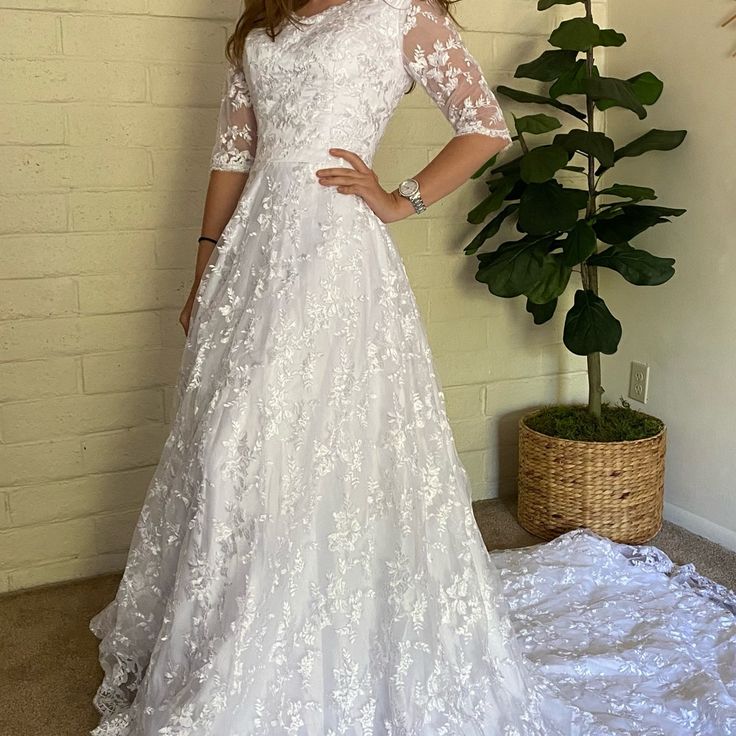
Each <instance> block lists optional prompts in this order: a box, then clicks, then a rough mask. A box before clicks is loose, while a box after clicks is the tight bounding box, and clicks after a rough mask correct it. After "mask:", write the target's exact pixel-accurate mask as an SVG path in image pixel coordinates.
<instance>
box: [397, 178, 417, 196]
mask: <svg viewBox="0 0 736 736" xmlns="http://www.w3.org/2000/svg"><path fill="white" fill-rule="evenodd" d="M418 191H419V182H418V181H417V180H416V179H406V181H402V182H401V184H399V194H400V195H401V196H402V197H411V195H412V194H416V193H417V192H418Z"/></svg>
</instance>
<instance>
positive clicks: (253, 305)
mask: <svg viewBox="0 0 736 736" xmlns="http://www.w3.org/2000/svg"><path fill="white" fill-rule="evenodd" d="M244 56H245V58H244V65H243V69H242V70H241V69H237V68H228V76H227V83H226V86H225V90H224V95H223V99H222V106H221V110H220V117H219V123H218V129H217V136H216V142H215V145H214V149H213V152H212V161H211V165H212V168H213V169H220V170H230V171H241V172H246V171H248V172H249V177H248V180H247V183H246V185H245V188H244V191H243V193H242V196H241V198H240V201H239V202H238V204H237V207H236V210H235V212H234V214H233V216H232V218H231V220H230V221H229V223H228V224H227V226H226V228H225V230H224V232H223V234H222V237H221V238H220V240H219V242H218V247H217V248H216V250H215V252H214V253H213V257H212V259H211V262H210V264H208V269H207V271H206V273H205V275H204V277H203V279H202V282H201V285H200V287H199V291H198V295H197V303H196V305H195V310H194V313H193V315H192V320H191V325H190V330H189V335H188V337H187V340H186V344H185V348H184V354H183V359H182V364H181V369H180V374H179V378H178V385H177V411H176V415H175V418H174V419H173V422H172V427H171V432H170V435H169V437H168V439H167V441H166V443H165V446H164V448H163V452H162V455H161V459H160V462H159V464H158V466H157V468H156V470H155V474H154V476H153V479H152V481H151V484H150V487H149V489H148V493H147V496H146V499H145V502H144V505H143V508H142V510H141V514H140V518H139V521H138V523H137V525H136V528H135V532H134V536H133V540H132V544H131V548H130V553H129V556H128V560H127V565H126V568H125V572H124V575H123V579H122V581H121V583H120V587H119V589H118V592H117V595H116V597H115V600H114V601H112V602H111V603H110V604H109V605H108V606H107V607H105V608H104V609H103V610H102V611H101V612H100V613H98V614H97V615H96V616H95V617H94V618H93V619H92V621H91V622H90V627H91V628H92V631H94V633H95V634H96V635H97V636H98V637H99V638H100V640H101V641H100V662H101V665H102V668H103V670H104V679H103V682H102V684H101V685H100V687H99V690H98V691H97V694H96V696H95V699H94V702H95V705H96V707H97V708H98V710H99V711H100V713H101V714H102V718H101V722H100V725H99V726H98V727H97V728H96V729H95V730H94V731H93V732H92V733H93V734H94V736H543V735H545V736H549V735H551V734H554V735H555V736H558V735H559V736H576V734H579V733H586V734H596V735H598V734H608V733H614V732H615V730H608V725H597V721H596V719H595V718H593V717H592V716H591V715H590V713H584V712H583V711H581V710H579V709H578V708H577V707H575V706H574V705H573V704H572V701H573V700H575V699H576V698H577V697H578V696H579V695H580V693H581V686H580V685H579V681H580V677H578V679H575V677H573V676H572V674H573V673H572V671H570V670H568V671H567V674H566V675H565V676H562V675H560V679H561V681H562V683H563V685H565V686H566V687H567V690H566V691H565V692H564V693H563V695H564V697H561V696H560V693H561V692H562V691H555V690H554V688H553V687H552V685H551V678H541V677H539V670H538V669H537V668H534V667H531V666H530V664H529V662H528V660H527V658H526V656H525V655H524V653H523V648H522V645H521V642H520V641H519V639H518V638H517V636H516V634H515V631H514V629H513V624H512V620H511V617H510V614H509V608H508V605H507V604H508V600H507V599H506V598H505V596H504V584H503V582H502V580H501V577H500V575H499V572H498V571H497V568H496V567H495V565H494V563H493V561H492V558H491V556H490V555H489V554H488V552H487V550H486V547H485V545H484V542H483V539H482V537H481V535H480V531H479V529H478V527H477V525H476V522H475V519H474V516H473V512H472V508H471V496H470V484H469V479H468V476H467V474H466V471H465V469H464V468H463V466H462V464H461V462H460V460H459V458H458V455H457V452H456V449H455V445H454V442H453V436H452V432H451V428H450V425H449V423H448V420H447V415H446V412H445V403H444V396H443V394H442V392H441V390H440V388H439V383H438V379H437V376H436V374H435V371H434V368H433V363H432V356H431V353H430V349H429V346H428V341H427V336H426V334H425V331H424V328H423V325H422V322H421V319H420V314H419V311H418V309H417V304H416V301H415V298H414V295H413V293H412V290H411V288H410V285H409V282H408V280H407V276H406V272H405V270H404V267H403V264H402V261H401V258H400V256H399V254H398V251H397V249H396V246H395V244H394V242H393V241H392V239H391V237H390V235H389V232H388V229H387V227H386V225H384V224H383V223H382V222H381V221H380V220H379V219H378V217H377V216H376V215H374V213H373V212H372V211H371V210H370V208H369V207H368V206H367V205H366V204H365V202H363V200H362V199H360V198H359V197H358V196H355V195H346V194H342V193H340V192H337V191H336V189H335V188H334V187H325V186H322V185H320V184H319V182H318V180H317V177H316V176H315V171H316V170H317V169H319V168H323V167H325V166H349V164H348V163H347V162H346V161H344V160H343V159H340V158H337V157H333V156H331V155H330V154H329V153H328V149H329V148H331V147H337V148H344V149H348V150H351V151H354V152H355V153H357V154H358V155H359V156H361V157H362V158H363V160H364V161H365V162H366V163H367V164H368V165H369V166H370V165H371V162H372V159H373V155H374V152H375V150H376V147H377V145H378V143H379V140H380V139H381V136H382V134H383V132H384V129H385V128H386V124H387V123H388V121H389V119H390V118H391V115H392V113H393V112H394V110H395V108H396V106H397V104H398V103H399V101H400V100H401V99H402V96H403V94H404V93H405V91H406V90H407V87H408V85H409V84H410V82H411V80H412V79H414V80H416V81H417V82H418V83H419V85H420V86H421V87H423V88H424V90H425V91H426V93H428V94H429V96H430V97H431V99H432V100H433V101H434V102H435V103H436V105H437V106H438V107H439V108H440V109H441V110H442V112H443V113H444V114H445V116H446V118H447V119H448V121H449V122H450V123H451V125H452V128H453V130H454V133H455V135H465V134H469V133H479V134H482V135H487V136H491V137H494V138H499V139H501V140H502V141H503V142H504V143H505V145H509V144H510V138H509V133H508V130H507V128H506V125H505V122H504V118H503V116H502V114H501V111H500V109H499V107H498V104H497V102H496V100H495V98H494V96H493V94H492V93H491V91H490V89H489V87H488V85H487V83H486V81H485V80H484V78H483V75H482V73H481V71H480V69H479V67H478V65H477V63H476V62H475V60H474V59H473V57H472V56H471V55H470V54H469V53H468V51H467V49H466V48H465V46H464V45H463V43H462V41H461V38H460V36H459V35H458V32H457V28H456V27H455V25H454V24H453V23H452V22H451V21H450V20H449V19H447V18H446V17H445V16H443V15H442V14H441V13H439V12H438V11H436V10H434V9H433V8H432V6H431V5H429V4H427V3H426V2H422V0H345V1H344V2H342V4H340V5H336V6H333V7H330V8H329V9H327V10H325V11H322V12H320V13H318V14H317V15H315V16H312V17H310V18H307V19H305V20H303V21H302V25H301V26H292V25H290V24H287V25H285V26H284V28H283V30H282V31H281V33H280V34H278V35H277V36H276V39H275V41H274V40H271V39H270V38H269V37H268V35H267V34H266V33H265V31H263V30H262V29H257V30H254V31H252V32H251V33H250V34H249V35H248V38H247V42H246V49H245V55H244ZM407 138H409V134H407ZM407 144H408V145H410V144H411V140H409V139H407ZM411 173H413V172H407V175H410V174H411ZM458 257H460V256H458ZM571 554H574V552H573V553H571ZM541 557H542V559H543V556H541ZM590 558H591V555H590V549H589V548H585V549H584V550H583V551H582V552H581V553H580V557H579V560H580V561H581V562H582V561H583V560H585V561H587V560H589V559H590ZM509 559H511V558H509ZM514 559H516V558H514ZM530 559H532V558H530ZM553 559H555V558H554V557H553ZM601 559H608V558H607V557H605V556H602V557H601ZM518 569H519V571H520V573H523V572H525V571H526V572H529V571H528V569H527V568H526V566H525V564H524V563H523V560H522V561H521V562H520V563H519V565H518ZM555 569H557V570H562V569H563V565H560V566H559V567H557V568H555ZM580 569H584V565H582V564H581V565H580ZM585 569H588V568H585ZM611 569H612V570H613V569H614V568H613V567H611ZM568 573H569V574H568ZM572 574H573V571H572V570H569V571H567V572H565V573H564V577H565V580H566V583H568V585H567V586H566V587H565V588H564V589H565V591H566V596H567V597H566V598H565V600H566V601H567V602H569V611H571V612H574V611H575V610H582V608H578V609H576V607H575V605H576V604H575V602H574V594H575V590H576V586H574V585H572V586H571V585H569V583H570V581H571V580H572V579H573V578H572V577H571V575H572ZM595 575H596V573H595V571H594V572H593V573H591V576H590V579H591V580H594V579H595ZM616 577H620V572H619V571H618V568H616V569H615V573H612V580H613V581H615V579H616ZM531 578H532V582H531V584H530V585H531V586H532V587H533V586H534V576H533V575H532V576H531ZM523 579H524V578H523V577H521V576H519V577H517V578H508V580H509V582H508V583H507V584H508V585H509V586H511V588H510V589H512V590H515V589H514V587H513V586H514V582H513V581H514V580H522V581H523ZM583 589H585V590H593V591H594V590H595V589H596V588H595V586H594V585H592V584H591V585H588V586H587V587H585V588H583V587H581V588H580V590H583ZM545 590H550V588H549V576H547V577H544V576H541V577H539V590H538V591H537V593H534V592H532V593H530V592H529V590H527V591H526V592H524V590H521V589H518V590H516V594H517V596H518V601H519V602H520V603H523V601H525V600H526V601H541V600H542V599H541V598H540V597H539V596H542V592H543V591H545ZM571 591H572V592H571ZM545 610H549V607H548V608H547V609H545ZM564 613H565V612H564V611H560V612H559V619H560V621H563V622H567V623H565V626H566V627H567V628H565V629H561V630H560V637H561V639H560V641H561V642H569V641H570V637H569V634H568V633H567V632H569V631H571V630H574V629H575V624H574V621H573V622H572V623H570V622H568V620H567V619H566V618H565V616H564ZM517 615H526V616H527V619H523V618H522V619H521V621H522V623H523V622H524V621H525V620H528V615H529V614H528V611H527V613H526V614H524V612H523V606H522V611H521V613H518V611H517ZM714 615H715V614H714ZM555 618H556V617H555ZM555 618H553V619H552V620H553V621H554V620H555ZM573 619H574V616H573ZM593 620H595V619H593ZM704 620H705V619H704ZM708 620H715V619H708ZM719 620H720V619H719ZM720 625H721V626H726V625H727V622H723V623H722V624H720ZM520 628H521V629H522V630H524V631H528V630H529V626H528V625H526V626H521V627H520ZM548 628H549V630H550V631H554V625H550V626H549V627H548ZM541 630H542V631H544V628H542V629H541ZM591 638H592V639H594V638H595V637H593V636H592V635H591ZM609 638H610V637H609ZM532 644H533V642H532V643H530V642H529V641H528V640H525V642H524V646H526V647H527V649H531V648H532ZM545 651H546V650H545ZM601 656H602V655H601V654H600V652H599V653H598V654H597V659H595V658H594V659H595V661H599V660H600V657H601ZM573 659H574V658H573V657H571V662H572V664H571V669H572V670H575V672H576V673H577V675H579V676H582V674H583V673H584V672H585V671H586V670H585V669H584V668H583V669H580V668H579V667H578V668H577V669H575V667H576V666H575V663H574V661H573ZM555 662H557V663H558V662H559V660H555ZM624 667H625V668H627V670H628V671H630V670H631V666H630V665H629V664H625V665H621V669H622V672H624V673H625V671H626V670H625V669H624ZM683 667H685V668H686V669H687V667H690V665H687V666H686V665H683ZM690 669H692V668H690ZM722 671H725V670H722ZM553 673H555V675H556V674H559V673H558V671H557V670H554V668H553ZM563 674H564V673H563ZM617 682H618V683H619V692H622V691H621V689H620V688H621V687H622V685H621V683H625V682H627V680H626V675H625V674H624V675H623V678H622V679H618V680H617ZM582 687H583V689H584V687H585V685H584V684H583V686H582ZM565 693H566V694H565ZM622 697H623V696H622ZM724 698H725V696H724ZM632 700H633V694H632ZM637 702H638V701H637ZM723 702H725V700H724V701H723ZM729 702H730V701H729ZM613 707H614V709H615V710H616V712H617V713H618V714H619V719H618V721H617V722H621V718H620V715H621V714H622V713H623V712H624V711H625V710H626V705H625V704H624V703H619V704H618V705H615V704H614V706H613ZM729 708H730V706H729V705H723V706H721V707H719V708H717V709H716V711H717V714H718V715H719V718H720V719H721V720H719V721H718V723H724V722H725V720H724V719H725V718H727V717H730V716H728V713H731V711H730V710H729ZM591 709H593V710H595V708H594V707H591ZM589 710H590V709H589ZM647 710H649V712H650V714H651V713H652V710H651V708H648V707H647V704H646V703H645V704H644V706H643V707H642V712H646V711H647ZM658 712H660V713H661V711H658ZM632 717H633V716H632ZM673 718H675V719H677V718H679V719H680V720H682V708H681V707H679V708H678V713H677V714H675V715H674V716H673ZM614 721H615V719H614V720H612V719H611V718H608V720H606V721H605V723H606V724H609V725H610V723H612V722H614ZM631 722H638V721H636V719H635V718H634V720H632V721H631ZM601 723H602V722H601ZM714 728H716V727H714ZM621 733H633V732H629V731H622V732H621ZM637 733H641V734H644V733H647V734H655V733H656V734H659V733H660V732H659V731H655V730H646V731H644V730H642V731H640V732H637ZM661 733H665V731H662V732H661ZM667 733H670V732H669V731H668V732H667ZM672 733H674V732H672ZM677 733H680V732H679V731H678V732H677ZM683 733H686V732H683ZM703 733H705V731H703ZM709 733H710V732H709ZM713 733H714V734H719V735H720V733H723V732H722V731H718V730H714V731H713Z"/></svg>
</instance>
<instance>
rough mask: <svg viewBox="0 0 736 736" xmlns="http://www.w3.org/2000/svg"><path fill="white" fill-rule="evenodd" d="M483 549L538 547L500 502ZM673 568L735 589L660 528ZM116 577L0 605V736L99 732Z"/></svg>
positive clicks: (698, 547)
mask: <svg viewBox="0 0 736 736" xmlns="http://www.w3.org/2000/svg"><path fill="white" fill-rule="evenodd" d="M474 510H475V515H476V518H477V519H478V524H479V526H480V528H481V531H482V533H483V537H484V539H485V540H486V543H487V544H488V546H489V548H491V549H500V548H510V547H523V546H527V545H529V544H537V543H538V542H539V541H540V540H539V539H537V538H536V537H533V536H531V535H529V534H527V533H526V532H524V530H523V529H521V528H520V527H519V525H518V524H517V523H516V520H515V517H514V509H513V507H512V506H511V505H510V504H508V503H507V502H503V501H496V500H494V501H481V502H477V503H476V504H475V506H474ZM650 544H655V545H656V546H658V547H660V548H661V549H663V550H664V551H665V552H666V553H667V554H668V555H669V556H670V557H671V558H672V559H673V560H674V561H675V562H678V563H680V564H683V563H685V562H693V563H694V564H695V566H696V567H697V569H698V571H699V572H701V573H702V574H703V575H707V576H708V577H710V578H713V579H714V580H716V581H717V582H719V583H722V584H723V585H726V586H728V587H729V588H732V589H736V553H733V552H730V551H728V550H726V549H724V548H723V547H720V546H719V545H717V544H713V543H712V542H709V541H707V540H705V539H703V538H702V537H698V536H696V535H695V534H690V533H689V532H687V531H685V530H684V529H681V528H680V527H677V526H675V525H673V524H665V527H664V529H663V530H662V531H661V532H660V533H659V534H658V535H657V536H656V537H655V538H654V539H653V540H652V541H651V542H650ZM117 582H118V576H116V575H106V576H104V577H98V578H92V579H89V580H83V581H79V582H74V583H65V584H63V585H56V586H51V587H46V588H41V589H36V590H32V591H27V592H24V593H18V594H15V595H11V596H5V597H2V598H0V631H1V632H2V640H0V682H2V687H1V688H0V735H2V736H86V734H87V732H88V731H89V730H90V729H91V728H93V727H94V726H95V725H96V724H97V715H96V713H95V711H94V709H93V708H92V705H91V699H92V695H93V694H94V692H95V689H96V688H97V685H98V684H99V681H100V677H101V670H100V669H99V666H98V664H97V640H96V639H95V637H94V636H93V635H92V633H91V632H90V631H89V630H88V628H87V624H88V622H89V619H90V618H91V617H92V616H93V615H94V614H95V613H97V612H98V611H99V610H100V609H101V608H102V607H103V606H104V605H105V604H107V603H108V601H110V600H111V599H112V597H113V596H114V594H115V590H116V587H117Z"/></svg>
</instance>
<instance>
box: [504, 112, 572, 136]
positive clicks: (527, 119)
mask: <svg viewBox="0 0 736 736" xmlns="http://www.w3.org/2000/svg"><path fill="white" fill-rule="evenodd" d="M512 115H513V113H512ZM514 126H515V127H516V132H517V133H528V134H530V135H540V134H541V133H549V132H550V131H552V130H556V129H557V128H561V127H562V123H561V122H560V121H559V120H558V119H557V118H553V117H552V116H551V115H545V114H544V113H539V114H538V115H524V116H523V117H520V118H517V117H516V115H514Z"/></svg>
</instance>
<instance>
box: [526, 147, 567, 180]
mask: <svg viewBox="0 0 736 736" xmlns="http://www.w3.org/2000/svg"><path fill="white" fill-rule="evenodd" d="M569 160H570V154H569V153H568V152H567V151H566V150H565V149H564V148H563V147H562V146H558V145H555V144H554V143H552V144H550V145H548V146H538V147H537V148H533V149H532V150H531V151H529V152H528V153H527V154H525V155H524V158H523V159H522V160H521V178H522V179H523V180H524V181H525V182H534V183H540V182H543V181H547V180H548V179H551V178H552V177H553V176H554V175H555V173H556V172H557V171H559V170H560V169H561V168H562V167H563V166H566V165H567V162H568V161H569Z"/></svg>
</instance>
